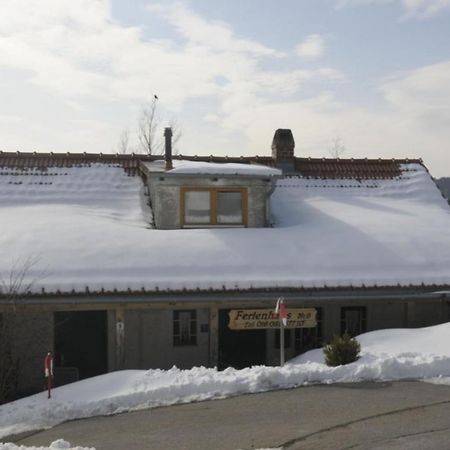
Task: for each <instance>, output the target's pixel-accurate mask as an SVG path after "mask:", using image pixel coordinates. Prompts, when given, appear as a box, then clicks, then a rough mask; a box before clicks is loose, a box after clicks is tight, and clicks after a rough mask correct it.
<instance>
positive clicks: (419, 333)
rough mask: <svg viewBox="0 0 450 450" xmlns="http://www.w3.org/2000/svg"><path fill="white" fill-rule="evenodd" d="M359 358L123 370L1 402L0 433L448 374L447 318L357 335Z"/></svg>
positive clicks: (313, 356)
mask: <svg viewBox="0 0 450 450" xmlns="http://www.w3.org/2000/svg"><path fill="white" fill-rule="evenodd" d="M358 339H359V340H360V342H361V347H362V356H361V358H360V359H359V360H358V361H357V362H355V363H353V364H348V365H346V366H339V367H327V366H326V365H325V364H324V363H323V356H322V352H321V350H315V351H312V352H308V353H306V354H304V355H302V356H300V357H298V358H296V359H294V360H291V361H290V362H289V363H288V364H286V365H285V366H284V367H266V366H255V367H250V368H246V369H242V370H235V369H232V368H228V369H226V370H224V371H222V372H219V371H217V370H216V369H208V368H205V367H194V368H192V369H190V370H180V369H177V368H176V367H174V368H172V369H170V370H148V371H143V370H126V371H120V372H113V373H109V374H106V375H102V376H99V377H94V378H90V379H86V380H83V381H79V382H77V383H73V384H70V385H67V386H62V387H60V388H57V389H54V391H53V395H52V399H51V400H47V398H46V393H45V392H43V393H40V394H37V395H34V396H31V397H27V398H24V399H21V400H18V401H15V402H12V403H9V404H6V405H3V406H1V407H0V437H1V436H6V435H10V434H15V433H20V432H23V431H28V430H35V429H40V428H48V427H52V426H53V425H56V424H58V423H61V422H64V421H66V420H72V419H77V418H83V417H91V416H97V415H107V414H115V413H119V412H124V411H130V410H136V409H144V408H153V407H156V406H162V405H172V404H175V403H189V402H193V401H201V400H209V399H218V398H225V397H229V396H234V395H239V394H248V393H256V392H264V391H269V390H274V389H287V388H293V387H297V386H302V385H308V384H313V383H326V384H330V383H350V382H359V381H383V380H401V379H421V380H422V379H432V378H439V379H440V380H442V378H443V377H450V346H446V345H445V343H448V342H449V339H450V323H447V324H443V325H439V326H435V327H429V328H423V329H412V330H382V331H375V332H371V333H366V334H364V335H361V336H359V337H358Z"/></svg>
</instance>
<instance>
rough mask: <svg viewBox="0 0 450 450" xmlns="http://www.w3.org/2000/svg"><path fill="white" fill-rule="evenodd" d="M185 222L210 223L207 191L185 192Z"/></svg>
mask: <svg viewBox="0 0 450 450" xmlns="http://www.w3.org/2000/svg"><path fill="white" fill-rule="evenodd" d="M184 221H185V223H187V224H189V223H193V224H196V223H210V221H211V219H210V194H209V192H208V191H188V192H185V211H184Z"/></svg>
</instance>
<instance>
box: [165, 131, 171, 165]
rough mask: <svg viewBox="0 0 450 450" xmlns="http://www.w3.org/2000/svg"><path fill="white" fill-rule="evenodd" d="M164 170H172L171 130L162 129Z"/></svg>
mask: <svg viewBox="0 0 450 450" xmlns="http://www.w3.org/2000/svg"><path fill="white" fill-rule="evenodd" d="M164 139H165V160H166V170H170V169H173V165H172V128H170V127H168V128H164Z"/></svg>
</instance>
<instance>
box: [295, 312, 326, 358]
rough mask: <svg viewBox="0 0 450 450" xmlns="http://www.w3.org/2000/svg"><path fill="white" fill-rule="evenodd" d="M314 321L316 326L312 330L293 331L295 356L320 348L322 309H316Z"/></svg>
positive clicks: (300, 329)
mask: <svg viewBox="0 0 450 450" xmlns="http://www.w3.org/2000/svg"><path fill="white" fill-rule="evenodd" d="M316 320H317V326H316V327H314V328H296V329H295V352H296V353H297V354H300V353H304V352H307V351H308V350H312V349H314V348H319V347H322V320H323V313H322V308H316Z"/></svg>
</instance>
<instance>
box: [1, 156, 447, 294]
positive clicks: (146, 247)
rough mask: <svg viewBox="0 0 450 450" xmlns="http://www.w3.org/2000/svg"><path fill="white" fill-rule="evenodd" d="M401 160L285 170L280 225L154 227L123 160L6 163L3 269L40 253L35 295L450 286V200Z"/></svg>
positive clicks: (276, 218)
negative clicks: (388, 175) (374, 166)
mask: <svg viewBox="0 0 450 450" xmlns="http://www.w3.org/2000/svg"><path fill="white" fill-rule="evenodd" d="M401 169H402V176H401V177H399V178H396V179H388V180H381V179H379V180H364V181H358V180H356V179H347V180H345V179H340V180H331V179H328V180H318V179H307V178H302V177H290V178H284V179H280V180H278V182H277V188H276V189H275V192H274V194H273V196H272V221H273V224H274V227H273V228H253V229H245V228H242V229H183V230H155V229H149V228H150V226H149V223H150V222H151V211H150V210H149V209H148V207H147V206H146V200H147V198H146V197H145V194H144V188H143V184H142V181H141V179H140V178H139V177H129V176H127V174H126V173H125V171H124V169H123V168H122V167H121V166H118V165H114V164H92V165H90V166H82V167H70V168H64V167H63V168H58V167H53V168H49V169H47V170H45V171H43V170H39V169H29V170H22V169H13V168H3V169H0V224H1V234H0V249H1V252H0V273H1V274H2V276H3V278H5V277H7V276H8V274H9V272H10V270H11V267H12V266H13V263H14V261H17V260H18V259H20V258H22V259H23V258H26V257H29V256H32V257H37V258H38V259H39V262H38V263H37V264H36V265H35V266H33V267H32V268H31V269H30V271H29V273H28V275H29V278H30V279H35V281H36V282H35V283H34V285H33V290H34V291H36V292H40V290H41V288H42V287H44V288H45V290H46V291H47V292H56V291H58V290H60V291H62V292H70V291H72V290H75V291H79V292H84V291H85V288H86V287H88V288H89V289H90V290H91V291H95V290H100V289H102V288H104V289H106V290H112V289H117V290H118V291H126V290H128V289H131V290H140V289H142V288H144V289H146V290H156V289H159V290H163V289H188V290H189V289H211V288H212V289H243V290H244V289H248V288H277V287H280V288H283V287H284V288H289V287H292V288H296V287H304V288H308V287H325V286H327V287H338V286H347V287H348V286H362V285H365V286H375V285H378V286H386V285H388V286H394V285H395V286H396V285H398V284H400V285H405V286H406V285H410V284H413V285H420V284H421V283H424V284H426V285H431V284H438V285H449V284H450V226H449V225H450V208H449V206H448V204H447V202H446V201H445V200H444V199H443V198H442V196H441V195H440V192H439V190H438V189H437V187H436V185H435V184H434V182H433V181H432V179H431V177H430V176H429V174H428V173H427V171H426V169H425V168H424V167H423V166H422V165H420V164H405V165H402V166H401ZM42 272H45V277H41V274H42Z"/></svg>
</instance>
